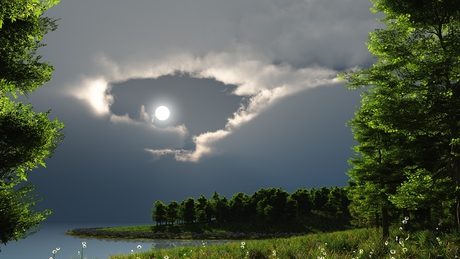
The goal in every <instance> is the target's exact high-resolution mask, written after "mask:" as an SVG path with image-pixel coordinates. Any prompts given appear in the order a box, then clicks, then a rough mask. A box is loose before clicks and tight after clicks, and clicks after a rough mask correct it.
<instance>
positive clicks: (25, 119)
mask: <svg viewBox="0 0 460 259" xmlns="http://www.w3.org/2000/svg"><path fill="white" fill-rule="evenodd" d="M58 2H59V1H58V0H48V1H46V0H45V1H39V0H11V1H2V2H1V3H0V46H1V47H0V68H1V69H0V215H1V217H2V220H1V227H0V237H1V240H2V243H3V244H6V243H7V242H9V241H11V240H18V239H19V238H25V237H27V236H28V235H29V234H32V233H34V231H33V230H32V229H33V228H34V227H37V226H38V224H39V222H41V221H43V220H44V219H45V218H46V216H47V215H49V214H50V213H51V210H45V211H43V212H35V211H34V210H32V207H33V206H34V205H35V204H36V203H37V202H38V201H40V200H41V199H36V198H35V196H34V195H33V194H32V192H33V190H34V189H35V188H34V186H33V185H31V184H25V185H24V184H23V182H24V181H26V180H27V175H28V172H29V171H31V170H32V169H35V168H37V167H38V166H43V167H44V166H45V160H46V159H48V158H50V157H51V156H52V154H53V152H54V150H55V148H56V147H57V145H58V143H59V142H60V141H62V139H63V134H62V133H61V130H62V129H63V127H64V125H63V124H62V123H61V122H59V121H57V120H52V121H50V120H49V119H48V115H49V111H48V112H45V113H34V112H33V110H32V107H31V106H30V105H24V104H22V103H20V102H15V101H14V100H12V99H13V98H17V96H18V94H22V95H26V96H27V94H28V93H30V92H33V91H35V89H36V88H38V87H39V86H41V85H43V84H45V83H47V82H48V81H49V80H51V73H52V71H53V68H52V66H51V65H50V64H48V63H47V62H40V58H41V57H40V56H37V55H36V50H37V49H38V48H39V47H41V46H44V44H42V43H40V41H41V39H42V38H43V37H44V35H46V34H47V33H48V32H49V31H54V30H55V29H56V28H57V25H56V20H53V19H51V18H48V17H44V16H43V15H42V14H43V12H44V11H45V10H47V9H49V8H51V7H52V6H53V5H56V4H57V3H58Z"/></svg>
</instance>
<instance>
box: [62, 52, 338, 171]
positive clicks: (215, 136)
mask: <svg viewBox="0 0 460 259" xmlns="http://www.w3.org/2000/svg"><path fill="white" fill-rule="evenodd" d="M100 61H101V62H100V63H99V64H100V65H102V66H104V67H103V68H102V69H101V70H100V71H103V73H104V74H101V75H97V76H96V77H95V78H94V79H91V78H88V79H85V80H83V81H82V84H81V85H80V86H79V87H76V88H75V87H74V88H73V90H72V92H71V94H72V95H74V96H75V97H76V98H79V99H82V100H85V101H86V102H87V103H88V104H89V105H90V107H92V109H93V111H94V113H95V114H99V115H108V116H109V118H110V121H111V122H112V123H127V124H132V125H149V127H152V128H153V129H155V130H162V131H173V132H177V133H179V134H181V136H186V135H187V132H188V131H187V128H186V125H180V126H176V127H167V128H159V127H155V126H154V125H153V124H152V123H151V120H150V118H153V116H151V115H150V114H148V113H147V112H146V111H145V108H144V107H143V106H142V107H141V108H140V118H141V120H135V119H132V118H130V117H129V116H128V115H124V116H119V115H115V114H111V113H110V105H111V104H112V103H113V100H114V97H113V96H112V95H111V93H110V82H123V81H127V80H130V79H139V78H157V77H159V76H164V75H171V74H174V73H177V72H180V73H188V74H190V75H191V76H193V77H197V78H213V79H215V80H217V81H221V82H223V83H225V84H232V85H237V88H236V89H235V91H234V92H233V94H235V95H239V96H245V97H247V100H248V101H247V103H246V104H241V106H240V108H239V109H238V110H237V111H235V112H234V114H233V117H231V118H228V122H227V124H226V126H225V128H224V129H221V130H217V131H214V132H206V133H202V134H200V135H198V136H193V137H192V141H193V142H194V144H195V149H194V150H184V149H161V150H155V149H146V150H147V151H148V152H150V153H152V154H153V155H155V156H162V155H167V154H174V155H175V158H176V160H178V161H183V162H198V161H199V160H200V159H201V158H202V157H203V156H205V155H211V154H214V153H216V152H217V150H216V149H215V148H213V143H214V142H216V141H218V140H220V139H223V138H225V137H226V136H228V135H229V134H231V133H232V132H233V131H234V130H236V129H237V128H238V127H240V126H241V125H243V124H245V123H247V122H249V121H251V120H252V119H253V118H255V117H256V116H257V115H258V114H260V113H261V112H263V111H264V110H265V109H266V108H267V107H269V106H270V105H272V104H274V103H276V102H277V101H279V100H280V99H282V98H283V97H286V96H289V95H292V94H295V93H297V92H299V91H304V90H306V89H309V88H312V87H317V86H320V85H324V84H331V83H334V82H336V80H335V76H336V73H337V72H336V71H333V70H331V69H325V68H320V67H311V68H300V69H297V68H293V67H292V66H289V65H286V64H281V65H273V64H270V63H268V62H267V61H261V60H257V59H251V56H250V55H249V53H226V52H224V53H210V54H208V55H205V56H203V57H193V56H192V55H190V54H183V55H177V56H174V57H170V58H166V59H163V60H154V61H151V62H148V63H145V62H144V63H142V64H139V63H130V62H129V63H128V62H127V63H124V64H116V63H115V62H114V61H110V60H109V59H108V58H106V57H101V58H100Z"/></svg>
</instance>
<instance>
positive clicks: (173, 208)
mask: <svg viewBox="0 0 460 259" xmlns="http://www.w3.org/2000/svg"><path fill="white" fill-rule="evenodd" d="M179 206H180V204H179V203H178V202H177V201H170V202H169V204H168V208H167V211H166V214H167V219H168V221H169V222H170V223H171V224H173V225H174V222H176V220H178V219H179Z"/></svg>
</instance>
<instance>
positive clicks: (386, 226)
mask: <svg viewBox="0 0 460 259" xmlns="http://www.w3.org/2000/svg"><path fill="white" fill-rule="evenodd" d="M389 236H390V220H389V217H388V209H387V208H385V207H382V237H383V239H387V238H388V237H389Z"/></svg>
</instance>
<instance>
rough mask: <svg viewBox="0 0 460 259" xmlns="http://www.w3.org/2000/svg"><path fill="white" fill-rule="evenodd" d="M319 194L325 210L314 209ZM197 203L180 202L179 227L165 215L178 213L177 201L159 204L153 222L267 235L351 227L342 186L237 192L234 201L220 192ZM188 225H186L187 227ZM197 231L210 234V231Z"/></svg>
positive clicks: (154, 212)
mask: <svg viewBox="0 0 460 259" xmlns="http://www.w3.org/2000/svg"><path fill="white" fill-rule="evenodd" d="M316 192H318V194H319V195H322V196H321V197H322V198H321V199H322V200H324V201H323V203H324V205H322V208H323V209H322V210H312V204H313V201H312V199H313V198H312V197H314V195H313V193H316ZM323 196H324V197H323ZM196 201H197V202H195V199H193V198H191V197H190V198H187V199H186V200H183V201H182V202H181V203H180V205H179V208H178V213H177V218H175V221H176V220H177V221H178V222H179V224H178V225H174V221H173V220H172V217H169V218H168V216H167V215H166V216H163V214H164V213H172V214H174V213H175V212H174V211H175V210H176V209H174V208H177V204H176V203H177V202H176V201H171V203H170V204H169V205H166V204H164V203H163V202H161V201H156V202H155V203H154V206H153V208H152V220H153V221H156V222H157V225H160V226H159V227H163V226H161V225H162V223H163V222H165V221H169V222H170V223H171V224H170V225H169V226H168V225H166V226H164V227H166V228H169V229H168V230H167V231H172V229H177V227H179V228H180V227H187V226H188V227H192V226H193V225H195V226H199V225H200V224H206V223H210V224H211V223H212V224H214V225H213V226H225V227H228V226H236V229H226V230H230V231H234V230H235V231H236V232H242V231H243V229H246V227H244V226H246V225H248V224H249V225H251V226H252V227H251V228H249V229H247V231H249V232H250V231H258V232H264V233H266V232H272V231H274V232H276V231H282V230H284V231H287V230H288V229H289V230H290V231H291V232H292V231H298V232H304V231H331V230H336V229H345V228H347V227H348V226H349V225H350V213H349V211H348V205H349V203H350V201H349V199H348V198H347V191H346V189H345V188H339V187H330V188H327V187H323V188H321V189H320V190H316V189H314V188H312V189H311V190H308V189H306V188H303V189H298V190H296V191H295V192H293V193H292V194H289V193H288V192H286V191H284V190H282V189H281V188H267V189H264V188H261V189H259V190H258V191H256V192H255V193H253V194H252V195H248V194H246V193H243V192H238V193H235V194H234V195H233V196H232V198H231V200H230V201H228V200H227V198H226V197H221V196H220V195H219V193H218V192H214V193H213V195H212V196H211V198H210V199H209V200H208V199H207V198H206V197H205V196H204V195H200V197H198V198H197V199H196ZM159 207H161V208H160V209H159ZM163 208H164V209H163ZM163 210H166V211H167V212H163ZM157 211H160V212H157ZM158 213H160V214H158ZM158 215H160V217H159V218H157V216H158ZM184 222H185V223H186V224H183V223H184ZM181 223H182V224H181ZM198 223H200V224H198ZM292 225H295V226H296V227H292ZM278 226H279V227H278ZM238 229H239V230H238ZM195 230H196V231H197V232H202V231H206V229H204V230H200V229H195ZM161 231H163V230H161ZM243 232H244V231H243Z"/></svg>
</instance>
